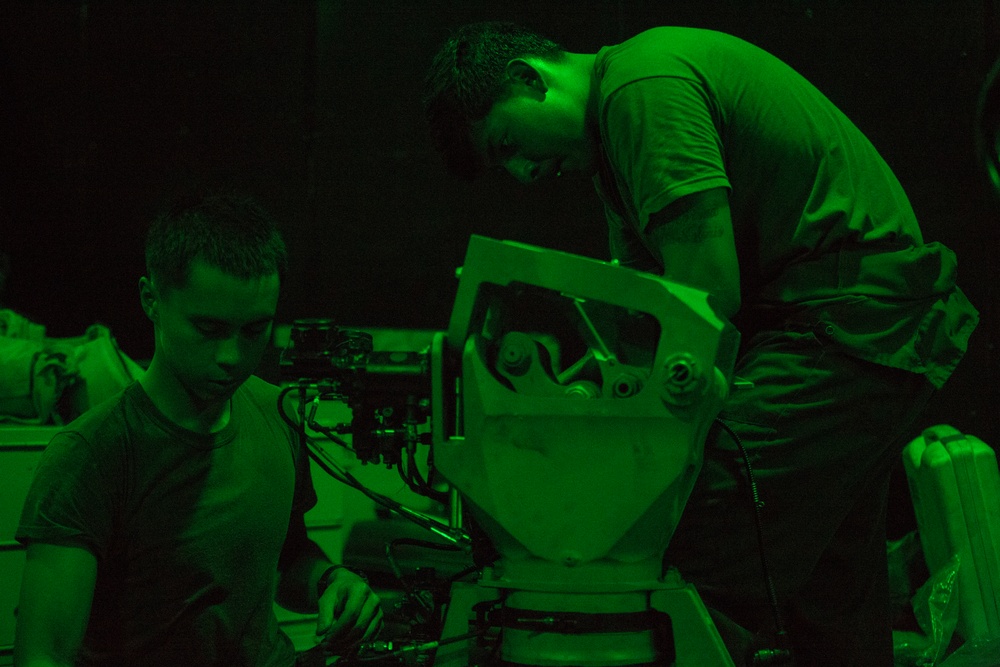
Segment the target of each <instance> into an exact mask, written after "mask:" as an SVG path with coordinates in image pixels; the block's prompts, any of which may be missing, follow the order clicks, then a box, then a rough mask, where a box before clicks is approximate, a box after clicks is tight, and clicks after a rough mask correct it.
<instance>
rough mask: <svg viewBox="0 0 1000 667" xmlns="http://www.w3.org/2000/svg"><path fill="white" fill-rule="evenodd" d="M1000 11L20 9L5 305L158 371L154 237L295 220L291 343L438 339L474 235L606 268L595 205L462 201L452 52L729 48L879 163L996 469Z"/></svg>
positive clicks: (10, 82)
mask: <svg viewBox="0 0 1000 667" xmlns="http://www.w3.org/2000/svg"><path fill="white" fill-rule="evenodd" d="M993 4H994V3H993V2H990V1H987V2H983V1H978V2H973V1H970V0H938V1H930V0H886V1H876V0H869V1H865V2H862V1H847V0H842V1H839V2H838V1H832V0H828V1H825V2H819V1H817V2H806V1H794V0H772V1H769V2H763V1H750V0H744V1H736V0H730V1H723V0H687V1H680V0H678V1H674V2H668V1H662V0H646V1H639V0H631V1H629V0H618V1H613V0H575V1H573V2H568V1H567V2H546V1H544V0H534V1H532V2H527V1H508V2H503V3H498V2H485V1H482V0H452V1H447V0H427V1H425V2H402V1H399V0H377V1H376V0H370V1H362V0H355V1H353V2H352V1H348V0H313V1H311V2H255V1H245V0H244V1H240V2H235V1H232V2H194V1H190V2H180V1H177V0H161V1H159V2H148V3H147V2H134V1H124V0H113V1H111V0H109V1H105V2H97V1H95V2H88V1H86V0H84V1H77V2H68V1H67V2H51V1H49V2H27V1H22V0H13V1H11V0H8V1H7V2H4V3H3V5H2V8H0V108H2V110H3V117H2V118H0V120H2V123H0V132H2V136H0V150H2V151H3V153H2V155H0V158H2V159H0V188H2V189H0V252H3V253H5V254H6V255H7V256H8V257H9V263H10V267H9V268H10V276H9V278H8V280H7V284H6V287H5V289H4V290H3V291H2V292H0V305H2V306H4V307H8V308H13V309H14V310H16V311H18V312H20V313H22V314H25V315H27V316H29V317H31V318H32V319H34V320H36V321H38V322H40V323H43V324H45V325H47V326H48V330H49V334H50V335H53V336H73V335H78V334H80V333H82V332H83V331H84V330H85V329H86V327H87V325H89V324H91V323H94V322H102V323H104V324H106V325H108V326H109V327H110V328H111V330H112V332H113V333H114V334H115V335H116V336H117V338H118V340H119V343H120V344H121V346H122V347H123V349H124V350H125V351H126V353H128V354H129V355H130V356H132V357H134V358H136V359H144V358H148V357H149V356H150V355H151V353H152V343H151V327H150V326H149V324H148V322H147V321H146V320H145V318H144V317H143V314H142V311H141V310H140V308H139V305H138V299H137V290H136V287H137V280H138V277H139V276H140V275H141V274H142V272H143V262H142V243H143V234H144V231H145V228H146V225H147V224H148V221H149V220H150V219H151V217H152V216H153V215H154V214H155V212H156V211H157V210H158V209H159V208H161V207H162V206H163V205H164V204H165V203H167V202H168V201H170V200H171V199H172V198H175V197H178V196H182V195H185V194H189V193H192V192H197V191H200V190H205V189H217V188H235V189H238V190H241V191H245V192H248V193H251V194H252V195H254V196H255V197H256V198H258V199H259V200H260V201H261V202H262V203H263V204H264V205H265V207H266V208H268V209H269V210H270V211H271V212H272V213H273V214H274V215H275V217H277V218H278V219H279V220H280V221H281V222H282V225H283V228H284V230H285V235H286V238H287V240H288V243H289V246H290V251H291V257H292V271H291V276H290V279H289V280H288V281H287V285H286V287H287V293H286V296H285V298H284V302H283V304H282V308H281V319H282V320H283V321H290V320H291V319H293V318H297V317H311V316H324V317H333V318H335V319H336V320H338V321H339V322H340V323H342V324H347V325H353V326H373V327H404V328H410V327H412V328H423V329H443V328H445V327H446V325H447V318H448V315H449V313H450V309H451V303H452V298H453V296H454V287H455V281H454V270H455V268H456V267H457V266H459V265H460V264H461V262H462V258H463V256H464V252H465V247H466V244H467V241H468V237H469V234H470V233H479V234H484V235H487V236H492V237H496V238H509V239H516V240H520V241H525V242H529V243H534V244H538V245H543V246H548V247H553V248H558V249H562V250H567V251H572V252H577V253H580V254H585V255H591V256H597V257H602V258H603V257H605V256H606V249H605V231H604V227H603V219H602V215H601V211H600V208H599V206H598V205H597V202H596V199H595V198H594V196H593V194H592V192H591V185H590V183H589V181H586V180H583V179H580V180H573V179H571V178H563V179H561V180H560V181H559V182H557V183H553V184H546V185H542V186H538V187H536V188H532V189H524V188H522V187H521V186H518V185H517V184H515V183H514V182H513V181H512V180H511V179H509V178H495V179H490V180H487V181H484V182H480V183H477V184H473V185H467V184H464V183H459V182H455V181H453V180H451V179H450V178H448V177H447V176H446V175H445V173H444V171H443V169H442V168H441V165H440V162H439V159H438V157H437V156H436V155H435V154H434V153H433V152H432V150H431V147H430V144H429V141H428V139H427V135H426V131H425V128H424V125H423V121H422V115H421V111H420V105H419V96H420V88H421V82H422V78H423V73H424V70H425V69H426V67H427V65H428V64H429V62H430V60H431V57H432V55H433V54H434V52H435V51H436V49H437V47H438V46H439V44H440V42H441V41H442V40H443V39H444V38H445V36H446V35H447V32H448V30H449V28H452V27H454V26H457V25H459V24H461V23H465V22H468V21H473V20H481V19H500V18H503V19H511V20H515V21H518V22H521V23H524V24H526V25H528V26H529V27H532V28H535V29H537V30H540V31H541V32H543V33H546V34H548V35H549V36H551V37H552V38H554V39H555V40H557V41H559V42H561V43H562V44H563V45H564V46H565V47H567V48H568V49H569V50H575V51H586V52H593V51H596V50H597V49H598V48H600V47H601V46H603V45H606V44H610V43H615V42H618V41H620V40H622V39H625V38H627V37H629V36H631V35H632V34H634V33H636V32H638V31H640V30H642V29H645V28H647V27H651V26H654V25H666V24H673V25H690V26H698V27H705V28H713V29H717V30H722V31H726V32H730V33H733V34H735V35H738V36H740V37H743V38H744V39H747V40H749V41H752V42H754V43H756V44H758V45H760V46H762V47H764V48H766V49H768V50H770V51H771V52H773V53H775V54H776V55H778V56H779V57H781V58H782V59H784V60H785V61H786V62H788V63H789V64H791V65H792V66H793V67H795V68H796V69H798V70H799V71H800V72H802V73H803V74H805V75H806V76H807V77H808V78H810V79H811V80H812V81H813V82H814V83H815V84H817V86H818V87H819V88H820V89H821V90H822V91H824V92H825V93H826V94H827V95H828V96H829V97H830V98H831V99H832V100H833V101H834V103H836V104H837V105H839V106H840V107H841V108H842V109H843V110H844V111H845V112H846V113H847V114H848V115H849V116H850V117H851V118H853V119H854V121H855V122H856V123H857V125H859V126H860V128H861V129H862V130H863V131H864V132H865V133H867V134H868V136H869V137H870V138H871V139H872V141H873V143H874V144H875V145H876V146H877V147H878V148H879V149H880V151H881V152H882V154H883V156H884V157H885V158H886V160H887V161H888V163H889V164H890V165H891V166H892V167H893V169H894V170H895V171H896V174H897V175H898V176H899V179H900V181H901V182H902V183H903V186H904V188H906V190H907V192H908V193H909V195H910V198H911V200H912V202H913V206H914V208H915V210H916V212H917V215H918V217H919V218H920V220H921V224H922V227H923V229H924V233H925V237H926V238H927V239H928V240H937V241H942V242H943V243H945V244H946V245H948V246H949V247H951V248H952V249H953V250H955V251H956V252H957V254H958V256H959V262H960V267H961V273H960V282H961V284H962V285H963V287H964V289H965V290H966V292H967V294H968V295H969V297H970V299H971V300H972V301H973V303H974V304H975V305H976V306H977V307H978V308H979V309H980V311H981V313H982V316H983V321H982V324H981V325H980V328H979V330H978V331H977V332H976V334H975V336H974V338H973V340H972V343H971V349H970V351H969V354H968V356H967V358H966V360H965V361H964V362H963V364H962V365H961V366H960V368H959V370H958V372H957V373H956V375H955V376H954V378H953V379H952V381H950V382H949V384H948V385H947V386H946V388H945V389H944V390H943V391H942V392H941V393H940V394H939V396H938V398H937V401H936V402H935V403H934V404H933V405H932V406H931V407H930V408H928V410H927V412H926V414H925V416H924V418H923V419H922V420H921V425H922V426H926V425H929V424H932V423H938V422H949V423H951V424H953V425H955V426H957V427H958V428H960V429H962V430H964V431H966V432H969V433H973V434H976V435H979V436H980V437H981V438H983V439H984V440H986V441H987V442H989V443H990V444H992V445H994V446H996V445H998V444H1000V431H998V417H997V415H998V410H997V399H998V391H997V365H998V362H997V355H996V344H997V342H998V328H1000V327H998V316H997V309H996V307H995V300H996V287H995V283H996V282H997V277H998V276H997V273H998V272H997V269H996V260H995V257H996V253H997V251H998V250H1000V242H998V229H997V227H998V225H997V221H998V209H997V201H996V196H995V195H994V193H993V192H992V189H991V186H990V184H989V182H988V180H987V179H986V177H985V171H984V170H983V168H982V165H981V164H980V161H979V160H978V158H977V156H976V151H975V136H976V104H977V96H978V95H979V91H980V89H981V87H982V85H983V82H984V80H985V79H986V76H987V73H988V71H989V69H990V65H991V64H992V62H993V59H994V57H995V55H996V53H997V35H998V32H997V25H996V16H995V15H996V13H997V12H996V8H995V7H994V6H993Z"/></svg>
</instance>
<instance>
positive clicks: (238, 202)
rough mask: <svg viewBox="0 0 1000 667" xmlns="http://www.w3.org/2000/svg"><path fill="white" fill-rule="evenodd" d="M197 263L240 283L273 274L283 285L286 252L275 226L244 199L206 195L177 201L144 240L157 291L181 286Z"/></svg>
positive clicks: (260, 209)
mask: <svg viewBox="0 0 1000 667" xmlns="http://www.w3.org/2000/svg"><path fill="white" fill-rule="evenodd" d="M196 259H201V260H203V261H205V262H207V263H208V264H211V265H212V266H215V267H217V268H219V269H221V270H223V271H225V272H226V273H228V274H230V275H233V276H236V277H237V278H241V279H245V280H246V279H250V278H260V277H264V276H268V275H271V274H273V273H277V274H278V277H279V279H280V280H281V281H282V282H284V277H285V274H286V272H287V270H288V252H287V250H286V248H285V242H284V240H282V238H281V234H280V233H279V232H278V229H277V226H276V225H275V223H274V221H273V220H272V219H271V217H270V216H269V215H268V214H267V213H266V212H265V211H264V209H263V208H261V206H260V205H259V204H258V203H257V202H255V201H254V200H252V199H250V198H249V197H246V196H242V195H235V194H221V195H210V196H208V197H205V198H203V199H201V200H199V201H197V202H196V203H190V202H178V203H176V204H175V205H174V206H173V207H172V208H171V209H169V210H168V211H165V212H163V213H161V214H160V215H159V216H157V218H156V219H155V220H154V221H153V224H152V225H151V226H150V229H149V233H148V235H147V236H146V270H147V271H148V272H149V277H150V279H152V280H153V282H154V283H155V284H156V285H157V286H158V287H159V288H160V289H171V288H179V287H185V286H186V285H187V282H188V279H189V278H190V277H191V264H192V263H193V262H194V260H196Z"/></svg>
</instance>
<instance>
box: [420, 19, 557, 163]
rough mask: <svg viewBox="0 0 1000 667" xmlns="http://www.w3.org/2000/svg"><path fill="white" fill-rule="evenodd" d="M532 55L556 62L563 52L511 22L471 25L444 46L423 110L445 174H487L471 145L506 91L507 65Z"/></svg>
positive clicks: (432, 72)
mask: <svg viewBox="0 0 1000 667" xmlns="http://www.w3.org/2000/svg"><path fill="white" fill-rule="evenodd" d="M528 56H534V57H537V58H542V59H544V60H550V61H556V60H559V59H561V58H563V57H564V53H563V49H562V47H561V46H559V45H558V44H556V43H555V42H553V41H552V40H550V39H546V38H545V37H542V36H541V35H538V34H537V33H534V32H531V31H529V30H526V29H524V28H522V27H520V26H518V25H515V24H513V23H502V22H484V23H472V24H469V25H466V26H463V27H461V28H459V29H458V30H457V31H455V32H454V33H453V34H452V35H451V37H450V38H449V39H448V40H447V41H446V42H445V43H444V45H443V46H442V47H441V49H440V50H439V51H438V53H437V55H436V56H435V57H434V61H433V62H432V64H431V67H430V70H429V71H428V73H427V78H426V80H425V82H424V95H423V101H424V112H425V114H426V116H427V122H428V124H429V125H430V131H431V138H432V140H433V141H434V144H435V147H436V148H437V150H438V151H439V152H440V153H441V154H442V155H443V157H444V160H445V165H446V166H447V168H448V171H450V172H451V173H453V174H455V175H456V176H459V177H461V178H463V179H465V180H473V179H475V178H476V177H478V176H480V175H481V174H482V173H483V171H484V170H485V164H484V161H483V159H482V156H480V155H479V154H478V151H476V149H475V146H474V144H473V141H472V125H473V123H475V122H476V121H478V120H482V119H483V118H485V117H486V115H487V114H488V113H489V112H490V109H492V108H493V105H494V104H495V103H496V102H497V101H498V100H500V99H502V96H503V95H504V93H505V91H506V90H507V75H506V69H507V63H509V62H510V61H511V60H513V59H515V58H524V57H528Z"/></svg>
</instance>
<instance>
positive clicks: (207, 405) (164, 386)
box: [139, 354, 230, 434]
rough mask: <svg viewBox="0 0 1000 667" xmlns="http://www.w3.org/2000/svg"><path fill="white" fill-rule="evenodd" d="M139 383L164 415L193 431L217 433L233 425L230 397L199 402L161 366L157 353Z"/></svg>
mask: <svg viewBox="0 0 1000 667" xmlns="http://www.w3.org/2000/svg"><path fill="white" fill-rule="evenodd" d="M139 384H141V385H142V388H143V390H145V392H146V395H147V396H149V399H150V400H151V401H152V402H153V405H155V406H156V407H157V409H158V410H159V411H160V412H162V413H163V414H164V415H166V417H167V418H168V419H169V420H170V421H172V422H174V423H175V424H177V425H178V426H181V427H183V428H186V429H188V430H189V431H194V432H196V433H205V434H208V433H216V432H218V431H221V430H222V429H223V428H225V427H226V425H227V424H229V418H230V399H229V398H228V397H227V398H224V399H220V400H218V401H203V400H200V399H198V398H197V397H195V396H193V395H192V394H191V393H190V392H189V391H187V390H186V389H185V388H184V387H183V385H181V384H180V383H179V382H178V381H177V379H176V378H175V377H174V376H173V375H171V374H170V373H169V372H166V371H165V370H164V369H163V367H162V366H161V365H160V364H158V363H157V360H156V356H155V354H154V356H153V360H152V361H151V362H150V364H149V368H148V369H147V370H146V372H145V373H144V374H143V376H142V378H140V380H139Z"/></svg>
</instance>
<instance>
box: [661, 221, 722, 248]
mask: <svg viewBox="0 0 1000 667" xmlns="http://www.w3.org/2000/svg"><path fill="white" fill-rule="evenodd" d="M647 233H648V234H649V235H650V237H652V238H653V239H655V240H656V241H657V244H662V243H702V242H704V241H707V240H709V239H715V238H719V237H720V236H722V235H723V234H724V233H725V229H724V228H723V223H722V221H720V220H717V219H714V218H707V219H706V218H701V217H698V216H681V217H679V218H677V219H675V220H671V221H670V222H664V223H661V224H658V225H655V226H652V228H651V229H648V230H647Z"/></svg>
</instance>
